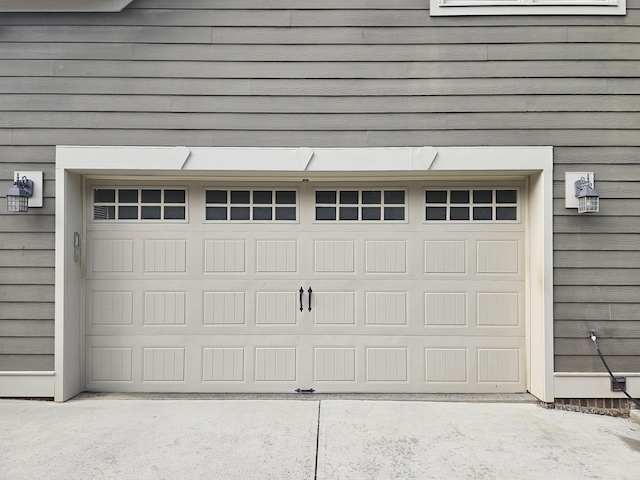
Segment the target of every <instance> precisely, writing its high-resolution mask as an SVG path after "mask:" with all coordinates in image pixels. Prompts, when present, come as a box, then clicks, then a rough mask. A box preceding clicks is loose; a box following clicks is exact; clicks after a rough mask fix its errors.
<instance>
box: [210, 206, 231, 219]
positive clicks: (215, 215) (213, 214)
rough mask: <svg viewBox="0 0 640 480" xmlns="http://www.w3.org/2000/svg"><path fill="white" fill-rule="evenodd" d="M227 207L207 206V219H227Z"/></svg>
mask: <svg viewBox="0 0 640 480" xmlns="http://www.w3.org/2000/svg"><path fill="white" fill-rule="evenodd" d="M226 219H227V207H207V220H226Z"/></svg>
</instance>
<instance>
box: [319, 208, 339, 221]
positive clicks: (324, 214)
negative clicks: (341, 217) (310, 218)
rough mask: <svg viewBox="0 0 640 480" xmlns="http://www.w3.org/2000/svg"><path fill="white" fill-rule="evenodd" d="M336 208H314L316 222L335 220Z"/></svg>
mask: <svg viewBox="0 0 640 480" xmlns="http://www.w3.org/2000/svg"><path fill="white" fill-rule="evenodd" d="M335 219H336V207H316V220H335Z"/></svg>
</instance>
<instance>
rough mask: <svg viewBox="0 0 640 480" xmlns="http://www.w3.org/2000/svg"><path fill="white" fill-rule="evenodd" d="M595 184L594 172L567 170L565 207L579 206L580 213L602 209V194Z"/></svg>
mask: <svg viewBox="0 0 640 480" xmlns="http://www.w3.org/2000/svg"><path fill="white" fill-rule="evenodd" d="M593 184H594V176H593V172H566V173H565V197H564V199H565V207H566V208H577V209H578V213H594V212H598V211H600V195H598V192H596V189H595V188H594V185H593Z"/></svg>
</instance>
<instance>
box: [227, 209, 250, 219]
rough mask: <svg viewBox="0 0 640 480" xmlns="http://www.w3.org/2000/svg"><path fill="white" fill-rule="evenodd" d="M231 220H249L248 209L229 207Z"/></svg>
mask: <svg viewBox="0 0 640 480" xmlns="http://www.w3.org/2000/svg"><path fill="white" fill-rule="evenodd" d="M231 220H249V207H231Z"/></svg>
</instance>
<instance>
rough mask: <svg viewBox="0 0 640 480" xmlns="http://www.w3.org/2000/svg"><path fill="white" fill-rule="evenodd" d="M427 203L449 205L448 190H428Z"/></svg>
mask: <svg viewBox="0 0 640 480" xmlns="http://www.w3.org/2000/svg"><path fill="white" fill-rule="evenodd" d="M426 197H427V203H447V191H446V190H427V192H426Z"/></svg>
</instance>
